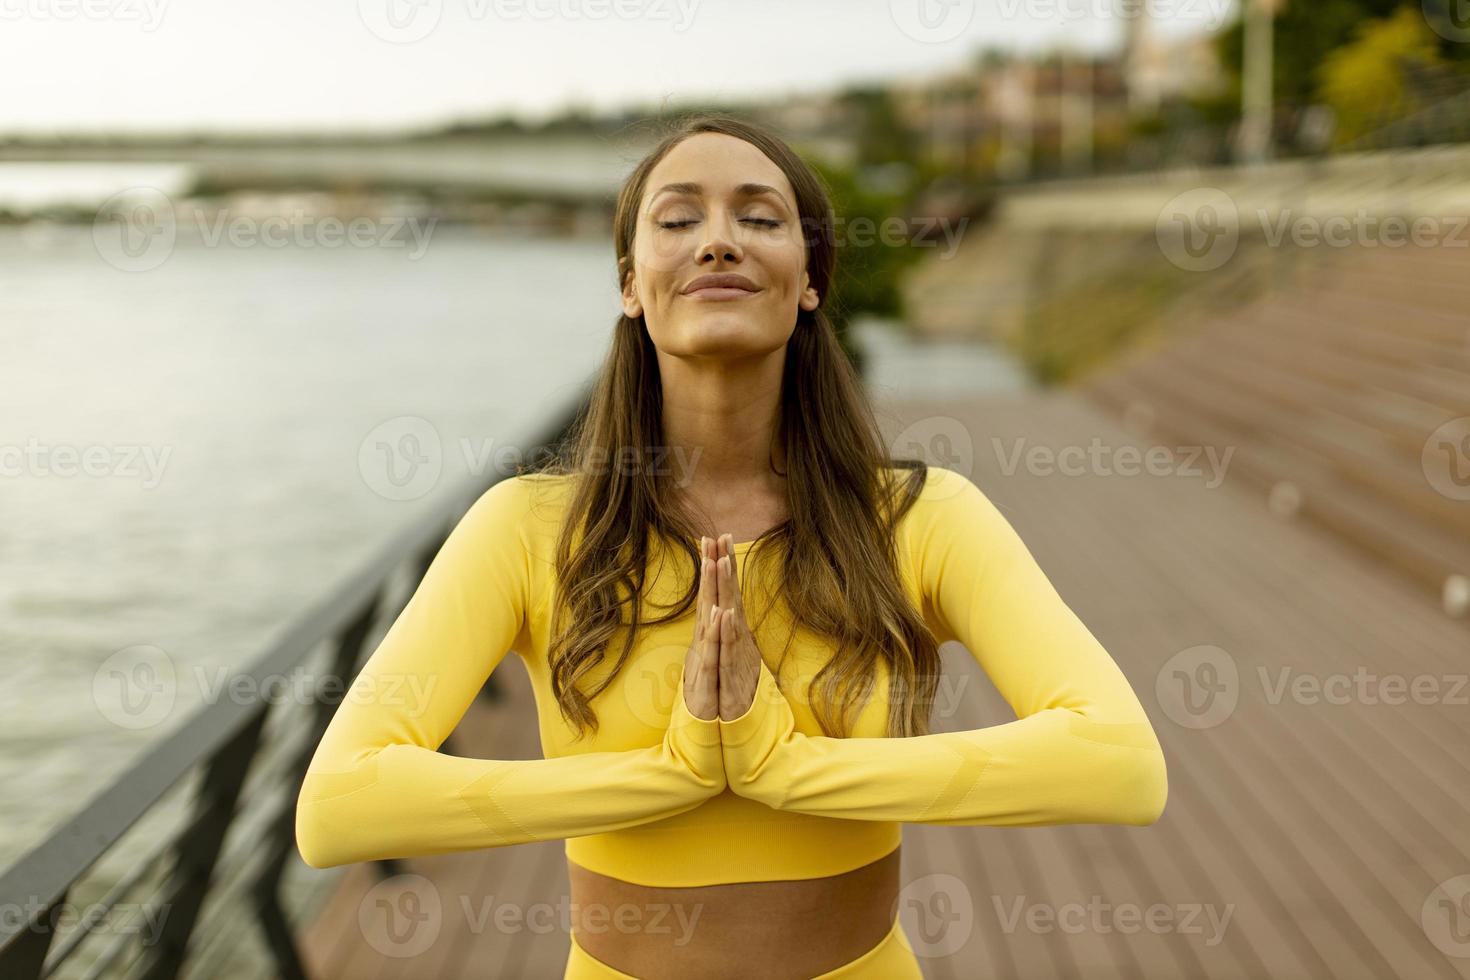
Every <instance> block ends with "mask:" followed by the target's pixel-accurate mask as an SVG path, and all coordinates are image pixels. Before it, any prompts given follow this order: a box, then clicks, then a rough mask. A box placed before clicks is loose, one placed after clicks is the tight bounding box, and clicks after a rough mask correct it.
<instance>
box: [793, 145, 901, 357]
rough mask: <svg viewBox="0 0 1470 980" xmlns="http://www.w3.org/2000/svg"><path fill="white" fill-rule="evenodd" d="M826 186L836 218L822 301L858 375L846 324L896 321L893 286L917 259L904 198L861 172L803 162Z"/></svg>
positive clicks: (855, 353) (898, 308)
mask: <svg viewBox="0 0 1470 980" xmlns="http://www.w3.org/2000/svg"><path fill="white" fill-rule="evenodd" d="M809 160H810V162H811V164H812V166H813V168H814V169H815V170H816V171H817V173H818V175H819V176H820V177H821V178H822V181H823V183H824V184H826V187H827V192H828V194H829V195H830V196H831V198H832V207H833V210H834V212H835V213H836V226H835V228H834V229H833V231H834V235H835V240H836V242H837V274H836V279H835V281H834V282H833V285H832V294H831V295H830V296H828V297H826V298H825V299H824V300H823V304H822V305H823V308H824V309H825V310H826V311H827V315H828V316H829V317H831V319H832V323H833V326H834V327H835V328H836V330H837V335H838V337H839V338H840V339H841V340H842V344H843V347H844V348H845V349H846V350H847V352H848V356H849V357H851V358H852V359H853V362H854V363H855V364H857V365H858V368H859V370H861V368H862V365H863V361H862V352H861V350H860V348H858V346H857V345H856V344H855V343H854V342H853V340H852V337H851V332H850V326H851V322H852V319H853V318H854V317H856V316H858V315H859V314H864V313H866V314H870V315H872V316H877V317H891V318H897V317H900V316H902V313H903V309H902V300H901V294H900V292H899V288H898V287H899V280H900V278H901V276H902V274H903V270H904V269H906V268H907V267H908V266H909V265H911V264H912V263H913V262H914V261H915V260H916V259H917V258H918V254H917V250H916V249H915V247H914V246H913V245H912V244H910V242H909V231H908V228H909V226H908V223H907V205H908V201H909V195H908V194H907V193H905V192H904V191H903V190H901V189H897V188H894V187H892V186H891V185H890V184H889V183H888V182H875V183H869V182H866V181H864V180H863V177H862V174H863V171H862V170H859V169H855V168H848V167H843V166H839V165H836V164H833V163H831V162H829V161H825V160H822V159H820V158H809Z"/></svg>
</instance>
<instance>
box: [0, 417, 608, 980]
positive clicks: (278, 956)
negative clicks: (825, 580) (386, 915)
mask: <svg viewBox="0 0 1470 980" xmlns="http://www.w3.org/2000/svg"><path fill="white" fill-rule="evenodd" d="M580 409H581V403H580V399H579V400H578V401H577V402H576V403H572V404H566V405H563V406H561V409H560V411H559V412H558V413H557V414H556V416H555V417H554V419H555V421H554V424H553V425H550V426H549V427H548V428H547V429H546V430H545V431H542V432H538V433H536V438H535V439H532V440H526V441H525V442H523V443H521V445H523V446H526V447H529V448H530V452H531V453H532V454H535V453H539V452H541V451H542V450H544V449H547V448H549V447H551V446H553V445H554V444H556V443H557V442H559V441H560V440H561V439H562V438H563V437H564V436H565V435H566V433H567V431H568V429H569V428H570V426H571V424H572V422H573V420H574V419H575V417H576V413H577V412H578V411H580ZM500 478H501V475H500V474H498V473H497V474H496V475H495V476H494V477H492V478H490V479H488V480H482V479H478V478H472V479H470V480H468V481H467V485H466V486H464V487H463V488H461V489H459V490H458V491H457V492H454V493H451V494H448V495H446V498H447V499H446V498H441V499H440V501H439V502H438V503H437V504H436V505H435V506H434V507H433V509H432V510H431V512H430V513H429V514H428V515H427V516H426V517H424V518H422V519H420V520H418V521H417V522H416V523H414V524H413V525H412V526H410V527H407V528H404V529H403V530H401V531H400V532H398V533H397V534H395V535H394V536H393V537H392V538H391V539H390V540H388V541H387V542H386V543H385V544H384V545H383V546H382V547H381V548H379V549H378V551H377V552H376V553H375V554H374V556H373V557H372V559H371V560H370V561H368V562H367V563H365V564H364V565H363V566H362V567H361V568H359V569H358V570H357V571H356V572H354V573H353V574H351V575H349V576H348V577H347V578H346V579H345V580H344V581H342V582H341V583H339V584H338V586H337V587H336V588H335V589H333V590H332V591H331V592H330V593H328V594H327V595H325V596H323V597H322V598H321V599H319V600H318V601H317V602H316V603H315V604H313V605H312V606H311V607H310V608H309V609H307V610H306V612H305V613H304V614H303V615H301V616H300V617H299V618H298V619H297V620H296V621H295V622H294V623H293V624H292V625H291V626H290V627H289V628H287V629H286V630H285V632H284V633H283V634H282V635H281V636H280V637H279V639H277V640H276V641H275V642H274V643H273V644H272V645H271V646H270V647H269V648H268V649H267V650H266V651H265V652H264V653H263V654H262V655H261V656H260V657H259V658H257V659H256V661H255V662H254V663H253V664H252V665H251V666H250V667H249V668H248V669H247V670H246V671H244V672H243V673H242V674H241V675H239V677H237V680H239V679H242V678H248V679H249V682H250V683H249V686H248V688H247V689H249V690H253V691H262V690H265V689H266V687H265V685H264V683H263V682H266V681H268V680H269V679H273V678H281V677H286V676H288V675H289V674H290V673H291V672H292V671H294V670H298V669H300V668H301V667H302V665H303V663H304V662H305V661H307V660H308V658H310V657H311V656H312V655H313V654H315V653H317V652H318V651H319V650H320V649H321V647H322V646H323V644H326V645H328V651H327V652H328V654H329V661H328V666H327V667H326V670H325V671H324V672H323V673H322V674H321V675H320V677H321V680H320V681H319V682H318V684H317V686H316V688H315V690H314V692H313V695H312V697H310V698H309V699H303V701H302V702H300V703H292V701H291V700H290V699H285V698H282V699H277V700H275V701H271V700H268V699H244V698H221V699H219V700H217V701H215V702H213V703H210V704H207V705H205V706H203V707H201V708H200V709H199V710H198V711H197V712H195V713H194V714H193V715H192V716H191V717H190V718H189V719H188V720H187V721H185V722H184V723H183V724H182V725H180V726H179V727H178V728H177V729H176V730H174V731H173V732H172V733H171V734H169V735H167V736H166V737H164V738H163V739H162V740H161V741H159V742H158V743H157V744H156V745H153V746H151V747H150V748H148V749H147V750H146V751H145V752H144V754H143V755H142V757H141V758H140V759H138V761H137V762H135V763H134V764H132V765H131V766H130V767H129V768H128V769H127V770H126V771H124V772H123V773H121V774H120V775H119V776H118V777H117V778H116V779H114V780H113V781H112V782H111V783H110V784H109V785H108V786H107V787H105V788H104V789H103V790H102V791H100V792H99V793H97V794H96V795H95V796H93V797H92V798H91V799H90V800H89V801H88V802H87V804H86V805H85V806H83V807H82V808H81V810H80V811H78V812H77V813H76V814H75V815H74V816H72V817H71V818H70V819H68V820H66V821H65V822H64V823H63V824H62V825H61V826H60V827H58V828H57V829H56V830H55V831H54V832H52V833H51V835H50V836H49V837H48V838H46V840H44V841H43V842H42V843H40V844H39V845H37V846H36V847H35V848H33V849H32V850H31V851H29V852H28V853H27V854H25V855H24V856H23V857H22V858H21V859H20V860H19V861H17V862H16V863H15V864H13V865H12V866H11V867H10V868H8V869H7V870H6V871H5V872H4V874H3V875H0V908H3V909H4V910H5V912H6V914H5V915H4V916H3V917H0V977H5V978H6V980H31V978H37V980H39V978H44V977H50V976H53V975H55V974H56V973H57V971H58V970H59V969H60V968H61V967H62V965H63V964H68V963H70V964H71V965H73V966H76V965H77V964H78V963H80V962H81V961H82V957H80V956H79V951H80V950H82V949H84V948H87V949H88V959H89V961H88V962H87V963H86V966H85V968H84V969H85V972H84V973H82V974H80V975H82V976H83V977H85V978H87V980H90V978H92V977H99V976H103V975H108V976H123V977H141V978H148V980H160V978H165V977H169V978H171V977H177V976H180V975H183V974H184V973H185V972H194V971H200V970H201V964H202V963H205V962H208V961H209V958H210V957H212V956H215V955H217V954H218V953H219V952H220V951H221V949H223V948H224V947H227V946H228V945H229V939H230V938H231V936H238V934H239V931H240V923H241V922H242V911H243V913H244V915H245V916H247V917H249V918H248V920H247V921H253V923H254V924H255V925H256V926H257V927H258V928H259V930H260V932H261V935H262V937H263V939H264V942H265V945H266V947H267V949H268V950H269V954H270V956H271V958H272V959H273V960H274V964H273V965H274V968H275V971H276V972H277V974H278V975H279V976H280V977H281V978H283V980H306V977H307V973H306V969H305V967H304V965H303V963H302V959H301V956H300V954H299V951H298V948H297V944H296V939H295V930H294V929H293V925H292V923H291V922H290V921H289V919H288V916H287V914H286V910H285V906H284V903H283V902H282V900H281V899H282V896H281V883H282V874H283V872H284V871H285V869H286V866H287V862H288V861H290V860H291V858H292V856H293V855H294V854H296V842H295V808H296V798H297V795H298V794H299V792H300V789H301V783H302V779H303V777H304V775H305V772H306V767H307V765H308V763H309V762H310V761H311V756H312V754H313V753H314V752H315V750H316V746H317V743H318V742H319V741H320V739H321V736H322V734H323V733H324V732H325V730H326V727H327V722H328V721H329V720H330V718H331V715H332V712H333V710H334V709H335V704H334V702H333V701H332V700H330V699H329V698H325V697H323V685H324V684H325V683H327V682H331V683H332V685H333V689H334V690H336V691H345V690H347V689H348V688H350V686H351V682H352V680H353V679H354V678H355V676H356V674H357V670H358V668H359V667H360V665H361V664H360V661H361V660H362V658H363V654H364V652H365V650H366V646H367V641H368V638H369V637H370V635H372V632H373V628H374V624H375V623H377V622H378V621H379V618H380V617H390V616H396V615H397V612H398V611H399V610H401V608H402V606H403V604H404V603H406V602H407V600H408V598H409V596H411V594H412V592H413V589H414V588H415V587H416V585H417V583H418V582H419V580H420V579H421V578H422V576H423V574H424V572H425V571H426V570H427V569H428V566H429V564H430V562H431V561H432V560H433V558H434V556H435V555H436V554H438V552H439V549H440V547H441V546H442V545H443V543H444V541H445V539H446V538H447V537H448V534H449V532H450V531H451V530H452V529H453V527H454V525H455V524H456V523H457V522H458V520H459V519H460V517H461V516H463V514H464V513H465V511H466V510H467V509H468V508H469V506H470V505H471V504H472V503H474V501H475V500H476V499H477V498H478V497H479V495H480V494H481V493H483V492H484V491H485V490H486V489H488V488H489V487H490V486H491V485H493V484H494V483H495V482H496V481H497V480H498V479H500ZM405 562H408V563H410V572H411V574H410V581H409V583H408V587H407V588H406V589H399V590H398V592H399V594H398V595H397V596H396V597H393V598H391V599H390V593H392V592H394V590H393V589H392V588H391V586H392V583H393V580H394V578H395V577H398V576H400V574H401V572H402V570H403V566H404V564H405ZM481 693H482V695H484V696H487V697H490V698H492V699H493V698H494V697H495V696H496V691H495V689H494V683H493V677H492V680H491V682H489V683H487V684H486V688H485V690H484V691H482V692H481ZM447 747H448V744H447V743H446V745H445V746H443V747H442V748H447ZM191 779H193V780H197V782H196V784H195V785H194V786H193V787H192V789H191V788H190V787H189V785H188V782H189V780H191ZM178 789H184V790H186V791H189V792H191V796H190V798H189V806H190V810H189V813H188V816H187V818H186V819H185V820H184V821H183V822H182V823H181V824H180V825H179V826H177V827H175V828H173V829H171V830H170V831H169V832H168V833H166V834H164V835H162V836H160V837H158V838H155V839H152V840H149V841H147V842H146V843H144V844H143V845H142V847H143V851H144V853H142V855H141V856H140V857H139V858H137V859H136V860H134V861H132V862H131V864H130V866H129V867H128V869H127V870H126V871H125V872H124V873H123V874H121V875H120V876H118V878H117V880H116V881H115V882H113V883H112V884H111V886H110V887H109V888H108V889H107V891H106V893H105V894H104V895H102V897H101V898H99V899H97V900H95V901H89V902H88V903H87V905H86V913H85V915H82V916H80V917H78V918H77V920H76V922H75V925H74V926H73V928H71V929H70V930H69V931H67V934H66V935H65V937H64V938H63V939H62V940H61V941H60V942H56V939H57V936H58V935H59V934H60V933H59V930H58V929H57V928H56V922H57V920H58V917H59V916H60V915H61V914H64V913H66V912H68V911H70V912H75V908H69V907H68V906H67V903H68V896H69V895H73V894H75V893H76V892H77V890H78V884H79V883H80V882H81V881H82V880H83V879H84V876H86V875H87V874H88V872H89V870H91V869H93V868H94V866H96V865H98V863H99V861H101V860H102V859H103V858H104V857H105V856H109V855H112V854H114V853H115V852H114V848H115V845H117V844H118V842H119V841H120V840H121V839H122V838H123V837H124V834H125V833H127V831H128V830H129V829H130V828H132V827H134V825H135V824H137V823H138V822H139V821H140V820H142V819H144V818H145V817H148V816H150V815H152V814H156V813H157V810H158V808H159V806H160V801H163V800H164V799H165V797H166V795H167V794H169V793H170V792H171V791H175V790H178ZM227 837H231V838H232V842H231V843H232V845H233V846H230V847H226V846H225V844H226V839H227ZM374 864H375V866H376V867H377V869H378V871H379V872H380V873H381V874H382V875H384V876H385V877H386V876H388V875H391V874H395V873H397V868H396V865H395V863H394V862H393V861H380V862H374ZM154 879H158V880H157V881H156V882H155V881H154ZM149 885H151V886H152V887H151V890H149V891H147V892H146V893H145V894H143V895H142V896H141V899H137V900H135V901H137V902H138V904H137V907H138V908H140V909H141V910H142V912H143V914H145V915H151V916H153V918H152V919H150V921H155V920H156V921H162V922H163V925H162V926H161V927H160V928H159V929H157V930H156V932H155V934H154V935H153V936H152V937H151V938H150V939H149V940H148V941H140V940H139V939H138V938H137V936H138V934H139V933H138V931H137V930H127V931H119V932H117V933H114V934H111V942H110V943H107V944H106V945H105V946H103V947H102V948H101V949H97V948H96V946H97V943H96V940H100V939H102V938H103V937H106V936H108V935H109V932H108V931H106V930H101V929H99V928H98V925H99V923H100V922H102V921H103V919H105V918H106V917H107V916H108V915H109V914H110V913H111V912H113V911H114V910H116V909H117V908H119V907H120V906H121V905H122V903H123V900H124V898H125V897H126V896H128V895H129V893H131V892H133V891H134V890H135V889H138V888H140V887H144V886H149ZM206 905H209V906H210V910H209V912H207V913H205V912H204V909H205V906H206ZM158 913H161V916H160V915H158ZM201 913H204V914H201ZM216 926H218V928H215V927H216ZM232 926H233V928H234V932H231V927H232ZM89 941H91V942H89ZM53 943H55V945H54V947H53ZM89 947H90V948H89ZM124 957H127V959H126V960H125V959H124ZM109 971H111V972H109ZM204 975H209V974H207V973H205V974H204Z"/></svg>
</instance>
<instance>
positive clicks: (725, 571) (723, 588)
mask: <svg viewBox="0 0 1470 980" xmlns="http://www.w3.org/2000/svg"><path fill="white" fill-rule="evenodd" d="M715 565H716V568H717V569H718V571H717V573H716V578H717V579H718V581H719V586H718V589H717V591H718V594H719V599H718V600H717V601H718V602H719V604H720V606H721V607H722V608H723V607H728V606H733V605H734V600H733V599H731V597H730V556H728V555H725V556H723V557H721V558H720V560H719V561H718V562H716V563H715Z"/></svg>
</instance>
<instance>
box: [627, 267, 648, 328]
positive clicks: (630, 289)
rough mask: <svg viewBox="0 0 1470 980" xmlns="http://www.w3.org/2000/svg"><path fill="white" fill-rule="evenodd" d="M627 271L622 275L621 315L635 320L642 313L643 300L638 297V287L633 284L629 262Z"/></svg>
mask: <svg viewBox="0 0 1470 980" xmlns="http://www.w3.org/2000/svg"><path fill="white" fill-rule="evenodd" d="M629 265H630V268H629V270H628V272H627V273H626V274H625V275H624V276H623V315H624V316H626V317H627V318H628V319H630V320H636V319H638V318H639V317H640V316H642V315H643V302H642V301H641V300H640V299H639V298H638V287H637V286H636V285H634V282H633V279H634V276H633V272H632V269H631V263H629Z"/></svg>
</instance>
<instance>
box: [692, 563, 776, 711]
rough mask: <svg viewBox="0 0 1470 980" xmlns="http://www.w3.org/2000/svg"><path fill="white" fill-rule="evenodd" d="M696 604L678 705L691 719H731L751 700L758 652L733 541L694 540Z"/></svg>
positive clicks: (758, 673)
mask: <svg viewBox="0 0 1470 980" xmlns="http://www.w3.org/2000/svg"><path fill="white" fill-rule="evenodd" d="M699 549H700V575H699V603H698V610H697V616H696V619H695V628H694V642H693V643H692V644H690V647H689V652H688V654H686V656H685V658H684V702H685V704H687V705H688V706H689V711H690V713H691V714H693V715H694V716H695V717H696V718H699V719H701V720H703V721H710V720H712V719H715V718H721V719H725V720H727V721H728V720H731V719H734V718H738V717H740V716H741V715H742V714H744V713H745V712H746V711H748V710H749V709H750V707H751V704H752V703H753V702H754V701H755V692H756V685H757V684H758V682H759V680H760V667H761V652H760V648H759V647H757V646H756V642H755V637H754V635H752V633H751V631H750V626H749V625H748V624H747V623H746V621H745V604H744V602H743V601H742V598H741V595H740V579H739V573H738V571H737V569H736V567H735V547H734V540H733V538H732V537H731V535H729V534H722V535H720V537H719V538H718V539H714V538H708V537H702V538H700V539H699Z"/></svg>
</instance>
